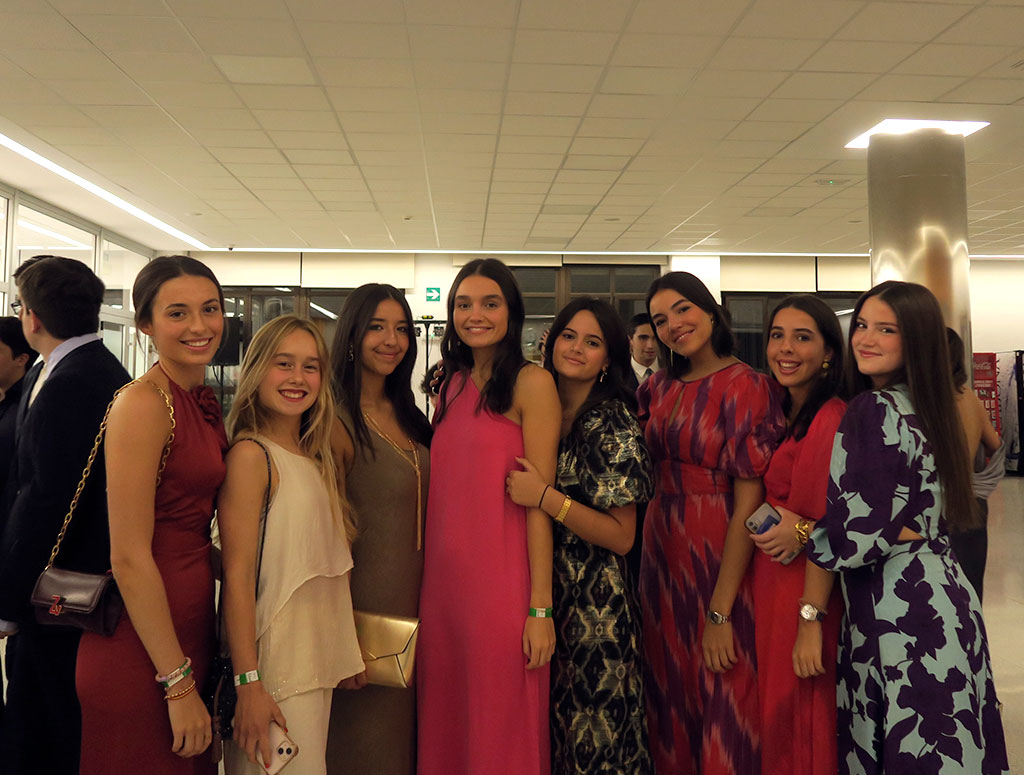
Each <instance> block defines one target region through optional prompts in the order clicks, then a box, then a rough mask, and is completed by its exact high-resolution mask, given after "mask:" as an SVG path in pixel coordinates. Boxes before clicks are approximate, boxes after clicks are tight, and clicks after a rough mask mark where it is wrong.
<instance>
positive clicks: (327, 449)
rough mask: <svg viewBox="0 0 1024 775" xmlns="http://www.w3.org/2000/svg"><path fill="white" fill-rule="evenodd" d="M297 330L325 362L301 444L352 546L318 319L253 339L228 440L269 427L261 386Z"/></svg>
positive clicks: (271, 327) (287, 322) (279, 326)
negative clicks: (333, 448) (333, 451)
mask: <svg viewBox="0 0 1024 775" xmlns="http://www.w3.org/2000/svg"><path fill="white" fill-rule="evenodd" d="M296 331H305V332H306V333H308V334H309V335H310V336H312V337H313V341H314V342H315V343H316V351H317V358H319V360H320V390H319V391H318V392H317V397H316V401H315V402H314V403H313V406H312V407H310V408H309V409H308V410H307V411H306V412H305V413H304V414H303V416H302V429H301V432H300V437H299V446H300V448H301V449H302V452H303V454H305V455H306V456H307V457H309V458H310V459H311V460H312V461H313V462H314V463H315V464H316V467H317V469H318V470H319V471H320V476H321V477H322V478H323V481H324V486H325V487H326V488H327V494H328V497H329V498H330V502H331V510H332V512H333V514H334V517H335V518H336V519H340V520H341V523H342V525H343V526H344V528H345V535H346V536H347V537H348V540H349V542H351V541H352V540H353V539H354V537H355V534H356V527H355V523H354V521H353V519H352V509H351V508H350V506H349V504H348V503H347V502H346V500H345V498H344V496H343V495H342V494H341V491H340V489H339V487H338V467H337V464H336V463H335V460H334V455H332V454H331V424H332V423H333V422H335V408H334V394H333V392H332V390H331V373H330V362H331V361H330V356H329V354H328V352H327V343H326V342H325V341H324V337H323V334H321V333H320V330H319V329H318V328H317V327H316V324H315V323H313V321H311V320H308V319H306V318H300V317H298V316H297V315H284V316H282V317H278V318H274V319H273V320H271V321H270V322H269V323H266V324H265V325H264V326H263V327H262V328H260V330H259V331H257V332H256V334H255V336H253V338H252V342H251V343H250V344H249V348H248V349H247V350H246V352H245V357H244V358H243V359H242V368H241V370H240V372H239V375H238V388H237V389H236V391H235V400H234V402H233V403H232V405H231V411H230V412H228V419H227V431H228V439H229V440H230V441H231V443H232V444H234V443H235V442H236V441H239V440H241V439H246V438H252V437H253V436H258V435H260V433H261V432H263V431H264V429H265V428H266V427H267V426H268V425H269V422H270V417H271V413H270V411H269V410H268V409H267V408H266V407H265V406H264V405H263V404H262V403H260V400H259V391H260V384H261V383H262V382H263V379H264V378H265V377H266V376H267V372H268V371H269V370H270V367H271V365H272V362H273V360H274V356H275V355H277V353H278V351H279V350H280V347H281V342H283V341H284V339H285V337H287V336H289V335H291V334H293V333H295V332H296Z"/></svg>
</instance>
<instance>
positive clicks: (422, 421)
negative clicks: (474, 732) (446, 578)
mask: <svg viewBox="0 0 1024 775" xmlns="http://www.w3.org/2000/svg"><path fill="white" fill-rule="evenodd" d="M415 364H416V337H415V336H414V335H413V332H412V312H411V310H410V309H409V304H408V302H407V301H406V300H405V294H404V293H403V292H402V291H400V290H398V289H397V288H394V287H393V286H390V285H383V284H379V283H371V284H369V285H363V286H361V287H359V288H357V289H356V290H355V291H353V292H352V295H351V296H349V297H348V299H346V301H345V306H344V307H343V308H342V310H341V316H340V318H339V320H338V327H337V329H336V332H335V336H334V345H333V347H332V348H331V373H332V375H333V378H334V379H333V382H334V393H335V396H336V398H337V415H338V418H339V419H340V423H336V424H335V429H334V439H333V447H334V450H335V455H336V456H338V458H339V462H338V468H339V472H340V474H341V476H342V479H343V480H344V483H345V492H346V494H347V496H348V499H349V501H350V502H351V504H352V508H353V510H354V511H355V515H356V519H357V521H358V531H357V534H356V537H355V541H354V543H353V545H352V555H353V558H354V560H355V569H354V570H353V571H352V600H353V603H354V605H355V607H356V609H358V610H360V611H366V612H370V613H380V614H391V615H395V616H405V617H410V618H415V617H417V616H419V604H420V582H421V580H422V578H423V527H424V526H423V516H424V512H425V510H426V506H427V490H428V488H429V486H430V451H429V449H428V447H429V445H430V436H431V428H430V423H428V422H427V418H426V417H425V416H424V414H423V412H421V411H420V410H419V409H418V408H417V407H416V403H415V397H414V396H413V392H412V370H413V367H414V365H415ZM363 683H364V681H363V678H362V676H360V677H358V678H353V679H351V680H349V681H348V682H347V683H346V684H345V687H346V688H349V689H355V688H358V689H359V691H357V692H354V691H338V692H335V695H334V706H333V709H332V711H331V733H330V737H329V741H328V757H327V759H328V772H336V773H338V775H414V773H415V772H416V689H415V687H409V688H408V689H398V688H394V687H387V686H365V687H364V686H363Z"/></svg>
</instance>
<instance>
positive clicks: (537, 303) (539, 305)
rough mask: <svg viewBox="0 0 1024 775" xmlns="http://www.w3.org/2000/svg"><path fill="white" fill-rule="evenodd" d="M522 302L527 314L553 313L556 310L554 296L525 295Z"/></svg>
mask: <svg viewBox="0 0 1024 775" xmlns="http://www.w3.org/2000/svg"><path fill="white" fill-rule="evenodd" d="M523 304H525V306H526V314H527V315H554V314H555V312H557V311H558V310H556V309H555V297H554V296H527V297H526V298H525V299H523Z"/></svg>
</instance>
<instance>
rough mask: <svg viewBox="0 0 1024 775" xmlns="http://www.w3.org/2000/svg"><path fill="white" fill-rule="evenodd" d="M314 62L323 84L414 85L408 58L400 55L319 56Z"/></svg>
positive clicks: (398, 86)
mask: <svg viewBox="0 0 1024 775" xmlns="http://www.w3.org/2000/svg"><path fill="white" fill-rule="evenodd" d="M314 66H315V67H316V70H317V72H318V73H319V74H320V81H321V83H323V84H324V85H325V86H349V87H352V86H355V87H373V88H404V89H411V88H413V87H414V86H415V85H416V78H415V76H414V74H413V69H412V62H410V61H408V60H404V59H353V58H348V57H319V58H317V59H315V60H314Z"/></svg>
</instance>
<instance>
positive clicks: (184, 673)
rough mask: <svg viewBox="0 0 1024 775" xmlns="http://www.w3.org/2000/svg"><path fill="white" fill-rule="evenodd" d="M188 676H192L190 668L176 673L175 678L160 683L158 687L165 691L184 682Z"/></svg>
mask: <svg viewBox="0 0 1024 775" xmlns="http://www.w3.org/2000/svg"><path fill="white" fill-rule="evenodd" d="M190 675H192V668H191V667H186V668H185V669H184V670H182V671H181V672H180V673H178V674H177V675H176V676H174V678H172V679H170V680H169V681H161V682H160V685H161V686H162V687H164V688H165V689H170V688H171V687H172V686H174V685H175V684H179V683H181V682H182V681H184V680H185V679H186V678H188V677H189V676H190Z"/></svg>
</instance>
